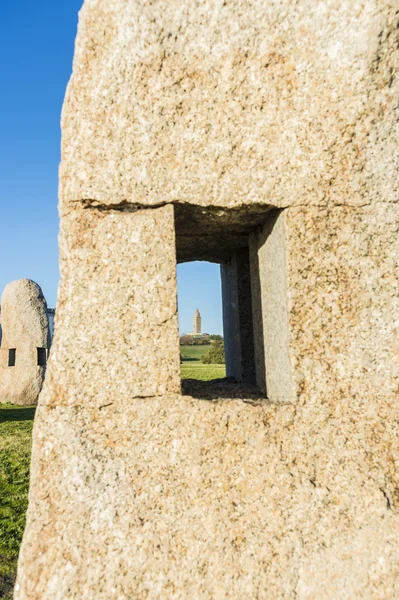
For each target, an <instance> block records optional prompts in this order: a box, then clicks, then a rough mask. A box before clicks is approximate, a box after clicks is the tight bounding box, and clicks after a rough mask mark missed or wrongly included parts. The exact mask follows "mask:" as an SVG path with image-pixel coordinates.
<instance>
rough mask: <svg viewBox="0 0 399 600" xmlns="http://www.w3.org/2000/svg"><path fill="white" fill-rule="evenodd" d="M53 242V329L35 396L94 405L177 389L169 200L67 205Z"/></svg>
mask: <svg viewBox="0 0 399 600" xmlns="http://www.w3.org/2000/svg"><path fill="white" fill-rule="evenodd" d="M60 250H61V255H62V260H61V276H62V281H61V286H60V292H59V301H58V304H57V330H59V331H61V334H60V336H59V338H58V340H57V337H56V339H55V343H54V344H53V347H52V351H51V352H52V357H53V359H54V364H53V368H52V369H51V371H50V372H49V385H50V386H51V387H53V393H52V394H47V395H45V397H44V398H43V400H42V402H43V403H46V404H51V405H53V404H70V405H80V404H81V403H82V402H83V403H84V404H85V405H86V406H88V405H91V404H94V405H95V406H98V407H99V406H102V405H104V404H107V403H114V404H117V403H118V402H119V401H120V400H121V398H126V397H135V396H158V395H160V394H164V393H166V392H168V391H169V392H170V391H179V390H180V373H179V369H180V362H179V337H178V326H177V306H176V266H175V265H176V259H175V238H174V228H173V207H172V206H166V207H163V208H159V209H156V210H151V211H145V210H143V211H138V212H123V213H122V212H119V211H110V212H102V211H99V210H97V209H90V210H78V211H74V212H73V213H71V214H70V215H69V216H68V217H66V218H65V219H64V220H63V222H62V226H61V236H60ZM87 385H89V386H90V391H89V390H88V389H87ZM82 393H83V396H82Z"/></svg>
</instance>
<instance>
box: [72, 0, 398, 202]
mask: <svg viewBox="0 0 399 600" xmlns="http://www.w3.org/2000/svg"><path fill="white" fill-rule="evenodd" d="M397 10H398V5H397V0H359V1H356V2H353V1H352V0H327V1H326V0H299V1H298V2H296V3H295V4H294V5H293V3H292V1H291V0H272V1H269V2H264V0H237V1H236V2H229V1H226V2H222V1H221V0H208V1H207V2H203V1H201V0H189V1H187V2H184V4H182V3H181V2H180V1H179V0H157V1H156V2H154V1H152V0H144V1H143V0H130V1H129V2H127V1H126V0H86V1H85V3H84V6H83V8H82V11H81V13H80V24H79V35H78V38H77V42H76V48H75V60H74V72H73V76H72V79H71V81H70V84H69V87H68V93H67V98H66V103H65V106H64V111H63V120H62V128H63V160H62V165H61V206H62V209H63V210H65V211H68V210H70V207H71V205H73V203H75V202H80V201H82V200H84V201H86V202H87V203H90V204H96V203H99V204H100V205H102V204H122V205H123V204H124V203H131V202H133V203H138V204H148V205H158V204H163V203H165V202H188V203H190V204H199V205H204V206H206V205H209V204H212V205H217V206H234V205H239V204H249V205H250V204H251V203H258V202H260V203H267V204H270V205H273V206H277V207H282V206H289V205H292V204H299V205H301V204H305V203H306V204H320V203H322V204H331V203H334V204H342V202H346V203H348V204H353V205H358V204H365V203H370V202H373V201H377V200H378V201H383V202H386V201H397V200H398V189H397V185H396V182H397V171H398V167H399V163H398V161H399V158H398V153H397V152H395V147H396V143H397V138H398V133H399V131H398V124H397V116H395V112H396V107H397V96H398V81H397V77H396V73H397V71H398V67H399V61H398V57H397V42H398V29H397Z"/></svg>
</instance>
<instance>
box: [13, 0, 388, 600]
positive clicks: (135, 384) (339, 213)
mask: <svg viewBox="0 0 399 600" xmlns="http://www.w3.org/2000/svg"><path fill="white" fill-rule="evenodd" d="M397 10H398V6H397V3H396V1H395V2H393V1H388V0H378V2H377V0H359V1H358V2H352V1H351V2H349V0H327V1H325V0H323V1H321V0H316V1H312V2H311V1H310V0H298V2H296V3H292V2H290V1H289V0H271V1H270V2H263V1H261V0H252V1H250V0H239V1H237V2H229V1H224V2H222V1H220V2H219V1H217V0H207V1H204V2H202V1H201V2H200V1H199V0H198V1H197V0H188V1H187V2H184V3H180V2H177V1H174V0H172V1H170V2H166V1H162V0H155V1H153V0H151V1H150V0H144V1H140V2H139V1H138V0H129V1H126V0H86V1H85V3H84V6H83V9H82V12H81V16H80V25H79V34H78V38H77V43H76V53H75V61H74V72H73V75H72V79H71V82H70V85H69V88H68V92H67V96H66V102H65V105H64V110H63V152H62V165H61V171H60V173H61V181H60V192H61V203H60V208H61V216H62V219H61V239H60V246H61V275H62V281H61V287H60V296H59V304H58V307H57V332H56V336H55V345H54V347H53V350H52V360H51V365H50V369H49V376H48V377H46V381H45V386H44V389H43V392H42V394H41V396H40V402H39V408H38V412H37V417H36V420H35V426H34V437H33V459H32V471H31V488H30V496H29V509H28V514H27V527H26V531H25V534H24V540H23V544H22V549H21V554H20V559H19V569H18V580H17V586H16V591H15V599H16V600H50V599H51V600H69V599H72V598H79V599H87V600H91V599H92V598H96V599H97V598H98V599H99V600H101V599H102V598H104V599H107V600H108V599H109V598H114V597H115V598H118V599H119V600H131V599H132V598H137V599H140V600H141V599H142V598H148V599H151V598H154V599H155V598H158V599H160V598H176V599H177V598H179V599H180V598H181V599H191V598H201V599H209V600H211V599H225V598H229V599H232V600H233V599H234V600H235V599H236V598H259V599H265V600H275V599H291V598H297V599H300V600H316V599H317V600H324V599H327V600H335V599H336V598H339V599H341V598H342V599H343V600H346V599H347V600H352V598H362V599H365V600H375V599H381V600H382V599H384V600H391V599H392V600H393V599H395V598H397V597H399V578H398V572H399V548H398V542H397V540H398V538H399V514H398V512H399V480H398V473H399V469H398V460H399V452H398V448H399V443H398V423H397V402H398V399H399V372H398V369H399V337H398V326H399V302H398V297H399V294H398V291H399V281H398V268H397V265H398V258H399V246H398V244H399V236H398V229H399V204H398V203H397V193H398V186H397V160H398V153H397V152H396V144H397V113H396V112H395V111H396V108H397V90H398V78H397V68H396V65H397V64H398V63H397V51H398V49H397V35H398V31H399V30H398V28H397V22H398V15H397ZM272 208H277V209H279V210H278V211H277V212H276V211H271V209H272ZM276 215H277V218H276ZM273 220H274V221H275V223H274V225H273ZM255 242H256V243H255ZM248 244H249V247H250V251H251V252H250V254H251V256H250V258H251V260H250V278H251V288H252V301H253V304H252V307H253V325H254V343H255V355H256V357H255V358H256V360H255V368H256V374H257V381H258V384H259V385H260V387H263V386H266V387H267V388H268V394H269V399H266V398H264V397H259V396H261V394H259V396H257V394H256V391H255V390H254V388H240V387H236V388H234V389H233V388H232V387H231V386H228V385H226V386H223V385H219V386H208V387H207V388H206V390H205V387H204V386H203V385H201V384H192V383H188V384H185V385H184V386H183V390H182V393H180V389H179V348H178V327H177V314H176V277H175V262H176V260H178V261H182V260H195V259H205V258H206V259H208V260H214V261H216V262H221V261H228V260H230V259H231V257H232V256H233V253H234V252H238V251H241V250H242V249H243V248H248ZM175 247H176V254H175ZM254 248H255V251H254ZM255 258H256V260H254V259H255ZM268 310H269V311H271V312H268ZM281 340H283V341H284V344H280V342H281ZM273 348H277V349H279V352H280V354H281V355H282V357H283V359H284V360H283V361H280V360H277V359H278V357H277V356H274V355H273ZM284 348H286V351H284V350H283V349H284ZM262 351H263V355H262ZM284 352H285V354H284ZM268 379H269V381H270V382H273V381H274V391H273V385H268ZM287 381H288V382H289V385H288V386H287V384H286V382H287ZM281 382H283V385H282V384H281ZM269 390H270V391H269ZM284 390H285V391H284ZM287 390H288V392H287ZM273 396H274V398H273ZM271 398H272V400H273V399H274V400H275V401H274V402H273V401H271Z"/></svg>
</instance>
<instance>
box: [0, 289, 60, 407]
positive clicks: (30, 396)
mask: <svg viewBox="0 0 399 600" xmlns="http://www.w3.org/2000/svg"><path fill="white" fill-rule="evenodd" d="M1 318H2V340H1V349H0V361H1V363H0V402H2V403H5V402H11V403H12V404H22V405H30V404H36V403H37V399H38V396H39V393H40V390H41V388H42V385H43V380H44V375H45V372H46V367H45V366H39V365H38V350H37V349H38V348H43V349H45V357H46V360H47V354H48V350H49V348H50V330H49V324H48V317H47V304H46V300H45V299H44V296H43V292H42V290H41V288H40V286H38V285H37V283H35V282H34V281H31V280H30V279H18V280H17V281H12V282H11V283H9V284H8V285H7V286H6V287H5V289H4V292H3V295H2V297H1ZM10 349H13V350H15V365H13V366H9V350H10Z"/></svg>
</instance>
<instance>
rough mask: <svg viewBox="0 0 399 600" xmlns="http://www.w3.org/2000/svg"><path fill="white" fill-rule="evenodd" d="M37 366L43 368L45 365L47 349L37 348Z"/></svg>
mask: <svg viewBox="0 0 399 600" xmlns="http://www.w3.org/2000/svg"><path fill="white" fill-rule="evenodd" d="M37 364H38V366H39V367H45V366H46V364H47V349H46V348H38V349H37Z"/></svg>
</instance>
